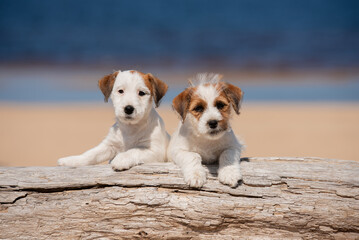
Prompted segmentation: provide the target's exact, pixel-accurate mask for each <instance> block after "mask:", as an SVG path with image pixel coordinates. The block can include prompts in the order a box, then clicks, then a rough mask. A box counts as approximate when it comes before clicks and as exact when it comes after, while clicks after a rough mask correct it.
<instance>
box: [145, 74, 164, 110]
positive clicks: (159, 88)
mask: <svg viewBox="0 0 359 240" xmlns="http://www.w3.org/2000/svg"><path fill="white" fill-rule="evenodd" d="M140 74H141V75H142V77H143V79H144V81H145V84H146V86H147V87H148V89H150V91H151V95H152V97H153V100H154V101H155V104H156V107H158V106H159V105H160V102H161V99H162V97H163V96H164V95H165V94H166V92H167V89H168V86H167V84H166V83H164V82H162V81H161V80H160V79H158V78H157V77H155V76H153V75H152V74H151V73H147V74H143V73H140Z"/></svg>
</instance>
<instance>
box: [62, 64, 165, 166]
mask: <svg viewBox="0 0 359 240" xmlns="http://www.w3.org/2000/svg"><path fill="white" fill-rule="evenodd" d="M120 89H122V90H123V91H124V92H123V93H122V94H120V93H119V92H118V91H119V90H120ZM139 91H143V92H145V93H146V95H144V96H139V95H138V92H139ZM110 98H111V100H112V103H113V106H114V109H115V115H116V123H115V124H114V125H113V126H112V127H111V129H110V131H109V133H108V135H107V136H106V138H105V139H104V140H103V141H102V142H101V143H100V144H99V145H98V146H96V147H94V148H92V149H90V150H88V151H87V152H85V153H83V154H81V155H79V156H71V157H65V158H61V159H59V160H58V165H60V166H85V165H93V164H97V163H101V162H105V161H111V160H112V161H111V166H112V168H113V169H114V170H125V169H129V168H131V167H133V166H136V165H139V164H143V163H148V162H158V161H159V162H165V161H166V148H167V145H168V141H169V135H168V134H167V132H166V130H165V127H164V123H163V120H162V118H161V117H160V116H159V115H158V113H157V112H156V110H155V109H154V106H153V102H152V97H151V93H150V89H148V88H147V86H146V84H145V83H144V80H143V78H142V77H141V75H140V74H138V73H137V72H130V71H124V72H119V73H118V75H117V77H116V80H115V83H114V86H113V89H112V93H111V95H110ZM127 105H132V106H133V107H134V108H135V110H134V112H133V114H132V115H131V116H132V118H131V119H128V118H126V114H125V113H124V107H125V106H127Z"/></svg>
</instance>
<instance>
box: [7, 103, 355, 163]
mask: <svg viewBox="0 0 359 240" xmlns="http://www.w3.org/2000/svg"><path fill="white" fill-rule="evenodd" d="M158 111H159V113H160V115H161V116H162V117H163V119H164V121H165V124H166V128H167V131H168V132H169V133H170V134H171V133H172V132H173V131H174V129H175V128H176V126H177V124H178V117H177V116H176V114H175V113H174V112H173V111H172V109H171V108H170V106H168V105H163V106H160V107H159V108H158ZM0 115H1V118H0V136H1V137H0V166H55V165H56V160H57V159H58V158H60V157H63V156H68V155H73V154H80V153H82V152H84V151H86V150H88V149H89V148H91V147H93V146H95V145H97V144H98V143H99V142H100V141H101V140H102V139H103V138H104V137H105V136H106V134H107V132H108V129H109V128H110V127H111V126H112V124H113V123H114V113H113V111H112V107H111V104H107V105H105V104H104V105H102V104H101V105H100V104H98V105H97V104H89V103H86V104H79V103H77V104H71V105H61V104H53V105H33V104H28V105H20V104H18V105H17V104H5V103H2V104H0ZM358 122H359V104H358V103H291V104H283V103H247V104H244V105H243V108H242V113H241V115H240V116H239V117H237V116H236V117H234V118H233V120H232V126H233V129H234V131H235V133H236V134H237V135H238V136H239V137H240V138H241V139H242V140H243V141H244V142H245V144H246V146H247V149H246V151H245V152H244V153H243V157H254V156H255V157H261V156H290V157H296V156H298V157H309V156H311V157H313V156H315V157H323V158H335V159H348V160H349V159H351V160H359V148H358V143H359V124H358Z"/></svg>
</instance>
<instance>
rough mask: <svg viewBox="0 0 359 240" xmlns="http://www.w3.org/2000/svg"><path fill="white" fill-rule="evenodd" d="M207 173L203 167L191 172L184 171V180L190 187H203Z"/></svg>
mask: <svg viewBox="0 0 359 240" xmlns="http://www.w3.org/2000/svg"><path fill="white" fill-rule="evenodd" d="M206 175H207V174H206V171H205V170H204V168H203V167H201V168H196V169H192V170H191V171H190V172H187V173H184V181H185V182H186V184H188V185H189V186H190V187H194V188H201V187H202V186H203V185H204V184H205V183H206V181H207V176H206Z"/></svg>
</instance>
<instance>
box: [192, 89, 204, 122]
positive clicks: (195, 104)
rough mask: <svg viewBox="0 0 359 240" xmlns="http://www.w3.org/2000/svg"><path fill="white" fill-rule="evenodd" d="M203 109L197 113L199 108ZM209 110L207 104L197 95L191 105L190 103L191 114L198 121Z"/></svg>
mask: <svg viewBox="0 0 359 240" xmlns="http://www.w3.org/2000/svg"><path fill="white" fill-rule="evenodd" d="M199 107H201V109H202V111H196V109H197V108H199ZM206 108H207V102H206V101H204V100H203V99H202V98H200V97H198V96H197V95H193V96H192V97H191V100H190V103H189V112H190V113H191V114H192V115H193V116H194V117H195V118H196V119H197V120H199V119H200V118H201V116H202V114H203V112H204V111H205V110H206Z"/></svg>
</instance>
